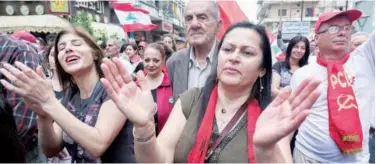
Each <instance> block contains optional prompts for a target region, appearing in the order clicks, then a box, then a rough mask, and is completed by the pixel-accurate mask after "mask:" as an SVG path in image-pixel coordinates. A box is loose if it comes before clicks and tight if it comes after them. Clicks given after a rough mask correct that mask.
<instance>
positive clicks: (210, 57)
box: [189, 40, 217, 63]
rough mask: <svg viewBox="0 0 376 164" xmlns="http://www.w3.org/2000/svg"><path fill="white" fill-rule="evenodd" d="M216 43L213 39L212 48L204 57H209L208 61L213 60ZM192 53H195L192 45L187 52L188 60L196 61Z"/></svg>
mask: <svg viewBox="0 0 376 164" xmlns="http://www.w3.org/2000/svg"><path fill="white" fill-rule="evenodd" d="M216 45H217V40H215V41H214V44H213V46H212V48H211V49H210V52H209V54H208V56H207V57H206V58H207V59H209V62H210V63H212V62H213V58H214V53H215V48H216ZM194 53H195V51H194V47H193V46H192V48H191V50H190V52H189V60H190V61H192V62H194V61H196V56H195V54H194Z"/></svg>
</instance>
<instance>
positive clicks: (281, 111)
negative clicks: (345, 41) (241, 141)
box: [253, 79, 320, 147]
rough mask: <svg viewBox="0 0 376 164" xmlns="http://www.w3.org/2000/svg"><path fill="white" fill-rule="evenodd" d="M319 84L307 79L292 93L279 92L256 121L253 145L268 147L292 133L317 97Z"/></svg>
mask: <svg viewBox="0 0 376 164" xmlns="http://www.w3.org/2000/svg"><path fill="white" fill-rule="evenodd" d="M319 84H320V82H319V81H316V80H312V79H307V80H305V81H303V82H302V83H301V84H300V85H299V87H298V89H297V90H296V91H295V92H294V93H291V91H290V89H288V88H284V89H283V90H282V91H281V92H279V94H278V96H277V97H276V98H275V99H274V101H273V102H272V103H270V104H269V106H268V107H267V108H266V109H265V110H264V111H263V112H262V114H261V115H260V117H259V118H258V120H257V123H256V131H255V134H254V137H253V142H254V145H256V146H260V147H269V146H272V145H274V144H276V143H277V142H278V141H279V140H281V139H282V138H284V137H286V136H288V135H289V134H290V133H292V132H294V131H295V130H296V129H297V128H298V127H299V126H300V124H301V123H302V122H303V121H304V119H305V118H306V117H307V116H308V115H309V109H310V108H311V107H312V105H313V103H314V102H315V101H316V100H317V98H318V97H319V95H320V92H318V90H316V88H317V87H318V86H319Z"/></svg>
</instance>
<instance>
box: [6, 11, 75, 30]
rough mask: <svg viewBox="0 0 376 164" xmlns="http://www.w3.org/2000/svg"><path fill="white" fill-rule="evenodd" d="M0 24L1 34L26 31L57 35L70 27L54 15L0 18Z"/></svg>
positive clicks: (66, 22) (65, 21)
mask: <svg viewBox="0 0 376 164" xmlns="http://www.w3.org/2000/svg"><path fill="white" fill-rule="evenodd" d="M0 22H1V23H0V31H1V32H14V31H20V30H26V31H31V32H50V33H57V32H60V31H61V30H62V29H64V28H67V27H70V26H71V24H70V23H69V22H68V21H67V20H65V19H63V18H60V17H58V16H55V15H28V16H0Z"/></svg>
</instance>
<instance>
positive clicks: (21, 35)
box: [12, 31, 37, 43]
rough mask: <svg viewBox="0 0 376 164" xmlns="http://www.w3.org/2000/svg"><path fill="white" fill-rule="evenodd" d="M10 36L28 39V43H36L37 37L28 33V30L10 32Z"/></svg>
mask: <svg viewBox="0 0 376 164" xmlns="http://www.w3.org/2000/svg"><path fill="white" fill-rule="evenodd" d="M12 36H13V37H15V38H17V39H19V40H24V41H28V42H30V43H37V39H36V38H35V37H34V35H32V34H30V33H29V32H26V31H17V32H14V33H13V34H12Z"/></svg>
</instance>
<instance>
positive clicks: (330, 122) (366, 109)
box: [291, 10, 375, 163]
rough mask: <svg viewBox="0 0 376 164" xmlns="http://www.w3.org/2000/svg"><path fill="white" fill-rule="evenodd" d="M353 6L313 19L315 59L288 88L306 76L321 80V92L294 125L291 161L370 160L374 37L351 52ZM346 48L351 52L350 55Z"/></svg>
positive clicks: (294, 78)
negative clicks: (307, 113) (309, 111)
mask: <svg viewBox="0 0 376 164" xmlns="http://www.w3.org/2000/svg"><path fill="white" fill-rule="evenodd" d="M361 15H362V13H361V12H360V11H358V10H347V11H331V12H328V13H324V14H322V15H321V16H320V17H319V19H318V21H317V22H316V24H315V33H316V36H315V40H316V42H317V46H318V48H319V53H318V55H317V61H316V63H312V64H309V65H307V66H305V67H303V68H301V69H299V70H298V71H297V72H295V73H294V76H293V77H292V80H291V87H292V90H295V91H298V92H299V91H300V88H297V86H298V85H299V84H300V83H301V82H302V81H303V80H304V79H307V78H308V77H310V76H313V77H314V78H316V79H320V80H321V84H320V86H319V89H320V90H321V93H322V94H321V95H320V97H319V98H318V99H317V101H316V102H315V104H313V106H312V109H311V114H310V115H309V116H308V117H307V118H306V120H305V121H304V122H303V124H302V125H301V126H300V128H299V130H298V134H297V136H296V142H295V149H294V162H297V163H307V162H310V163H311V162H314V163H316V162H325V163H327V162H336V163H337V162H338V163H342V162H346V163H347V162H349V163H355V162H362V163H366V162H368V160H369V150H368V137H369V133H370V123H371V120H372V118H371V114H374V112H372V110H375V105H374V102H375V92H374V91H375V71H374V70H375V37H374V34H373V35H372V37H370V39H369V40H368V41H367V42H365V43H364V44H363V45H362V46H361V47H359V48H358V49H356V50H355V51H353V52H351V51H350V48H351V44H350V43H351V42H350V40H351V34H352V22H353V21H355V20H357V19H358V18H359V17H360V16H361ZM350 52H351V54H350Z"/></svg>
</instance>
